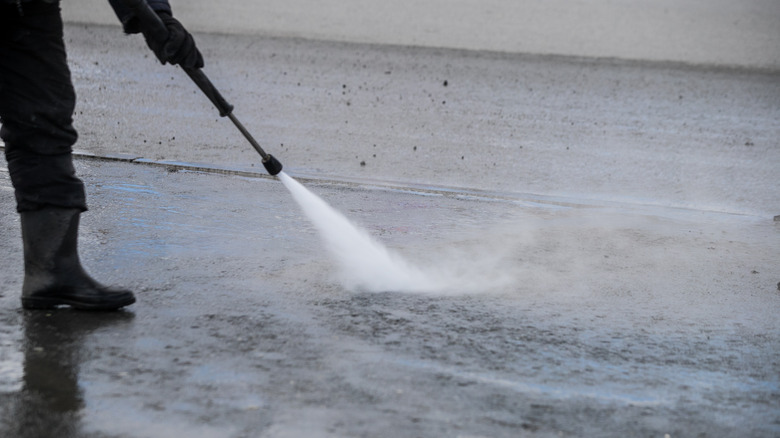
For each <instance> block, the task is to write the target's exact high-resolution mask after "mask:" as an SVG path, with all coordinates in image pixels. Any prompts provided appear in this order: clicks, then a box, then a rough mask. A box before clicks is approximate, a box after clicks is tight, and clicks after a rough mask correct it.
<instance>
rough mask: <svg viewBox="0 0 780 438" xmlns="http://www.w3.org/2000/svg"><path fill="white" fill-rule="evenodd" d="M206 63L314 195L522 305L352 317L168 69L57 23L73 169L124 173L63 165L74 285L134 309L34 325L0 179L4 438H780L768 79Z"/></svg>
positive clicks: (294, 50) (382, 54)
mask: <svg viewBox="0 0 780 438" xmlns="http://www.w3.org/2000/svg"><path fill="white" fill-rule="evenodd" d="M197 37H198V41H199V44H200V45H201V47H202V48H203V50H204V54H205V56H206V59H207V63H208V64H207V70H206V72H207V73H208V74H209V75H211V76H212V79H213V80H214V82H215V83H216V84H217V86H218V87H219V88H220V89H221V90H223V94H225V95H226V97H228V100H230V101H232V103H234V105H235V106H236V114H237V115H238V117H239V118H240V119H241V120H242V121H244V123H245V124H246V125H247V126H248V127H249V128H250V130H251V131H252V132H254V133H255V134H256V136H257V137H258V139H259V140H260V141H261V143H262V144H263V145H267V147H268V149H269V150H270V151H271V152H273V153H275V154H276V155H277V156H278V157H279V158H280V159H281V160H282V162H283V163H285V165H286V166H287V169H288V170H289V172H290V173H291V174H292V175H293V176H296V177H298V178H300V179H301V180H302V181H303V182H304V183H305V184H306V185H307V187H310V188H311V189H312V190H313V191H315V192H316V193H318V194H320V195H321V196H322V197H323V198H324V199H326V200H327V201H328V202H329V203H331V204H332V205H333V206H334V207H336V208H337V209H339V210H340V211H343V212H344V213H345V214H347V215H348V216H349V217H351V218H352V219H354V220H355V221H356V222H358V223H360V224H361V225H362V226H363V227H364V228H365V229H367V230H368V231H369V232H370V233H371V234H372V235H375V236H376V237H377V238H379V239H380V240H381V241H383V242H385V243H386V244H387V245H388V246H389V247H391V248H393V249H395V250H397V251H398V252H400V253H401V254H403V255H404V256H405V257H407V258H408V259H409V260H410V261H412V262H413V263H415V264H417V265H419V266H423V267H433V268H435V267H441V266H447V267H451V266H457V267H461V268H462V269H463V270H466V271H468V270H469V269H473V267H474V266H477V267H479V269H478V270H477V271H475V273H474V274H473V277H474V279H475V280H477V282H478V280H480V279H484V282H485V284H492V283H491V282H490V279H491V278H493V277H495V276H498V275H503V276H509V277H510V278H512V279H513V281H511V282H509V285H504V286H501V287H493V286H491V287H485V288H483V289H479V288H476V289H475V288H471V289H470V290H468V291H461V290H457V289H456V288H454V289H453V290H451V291H445V292H441V293H436V294H419V293H417V294H413V293H407V292H404V291H386V292H379V293H376V292H373V293H369V292H365V291H360V290H350V289H348V288H346V287H344V285H343V284H342V282H341V281H340V277H339V266H337V265H336V264H335V263H334V261H333V260H332V259H331V258H330V257H329V254H328V253H327V251H326V250H325V248H324V247H323V246H322V245H321V244H320V242H319V237H318V235H317V233H316V231H315V230H314V228H313V227H312V226H311V224H309V223H308V222H307V221H306V220H305V218H304V217H303V216H302V214H301V213H300V211H299V209H298V206H297V205H295V204H294V203H293V201H292V199H291V198H290V196H289V195H288V193H287V192H286V191H285V190H284V188H283V187H282V185H281V184H280V183H279V182H278V181H276V180H274V179H270V178H265V177H262V176H260V175H261V174H262V167H261V166H260V164H259V160H258V157H257V156H256V154H255V153H254V152H253V151H252V150H251V148H250V147H249V146H248V145H247V144H246V143H245V142H244V141H243V139H242V138H241V137H240V136H239V135H238V134H237V132H235V129H234V128H233V127H232V126H231V125H230V124H229V122H228V121H227V120H225V119H220V118H219V117H218V116H217V114H216V113H215V111H214V110H213V109H212V108H210V107H209V105H208V102H207V101H206V100H205V98H203V96H201V95H200V94H199V92H198V91H197V90H196V89H195V88H194V87H193V86H192V85H191V84H189V83H188V82H187V79H186V77H185V76H184V75H182V74H181V72H180V71H178V70H177V69H172V68H170V67H164V66H159V65H157V64H155V62H154V61H153V60H152V59H151V57H149V55H147V54H146V51H145V49H144V47H143V43H142V42H141V41H140V40H138V39H137V38H133V37H123V36H121V35H119V34H118V29H117V28H116V27H99V26H93V25H87V26H85V25H70V26H68V28H67V41H68V44H69V48H70V59H71V65H72V70H73V77H74V82H75V83H76V87H77V91H78V93H79V104H78V105H79V106H78V110H77V115H76V125H77V128H78V129H79V131H80V133H81V139H80V143H79V145H78V148H79V149H81V150H83V151H85V152H86V153H87V154H94V155H98V156H103V157H114V158H115V159H117V158H121V159H120V160H118V161H117V160H107V159H102V158H101V159H95V158H90V157H88V156H85V155H80V158H78V159H77V166H78V172H79V174H80V175H82V176H83V177H84V179H85V181H86V183H87V186H88V193H89V199H90V206H91V210H90V212H88V213H87V214H85V215H84V218H83V227H82V233H81V242H80V244H81V249H82V258H83V259H84V262H85V264H86V265H87V267H88V269H89V270H90V271H91V272H93V273H95V275H96V276H97V277H99V278H101V279H102V280H103V281H106V282H109V283H118V284H123V285H126V286H128V287H130V288H132V289H133V290H135V291H136V293H137V295H138V303H136V304H135V305H133V306H131V307H129V308H128V309H126V310H124V311H121V312H116V313H110V314H91V313H83V312H73V311H70V310H67V309H61V310H57V311H52V312H24V311H21V310H20V305H19V296H18V291H19V289H20V287H21V279H22V266H21V242H20V239H19V224H18V218H17V215H16V213H15V212H14V211H13V193H12V190H11V187H10V182H9V180H8V174H7V171H1V172H0V203H2V205H3V208H2V209H0V246H2V250H1V251H0V263H2V266H4V268H3V270H2V271H0V345H2V349H0V435H2V436H18V437H22V438H24V437H37V436H64V437H68V436H72V437H150V436H151V437H166V436H181V435H187V436H193V437H198V436H204V437H211V436H213V437H225V436H230V437H245V436H246V437H255V436H262V437H297V436H313V437H344V436H348V437H353V436H354V437H358V436H371V437H375V436H380V437H390V436H461V437H481V436H484V437H516V436H540V437H546V436H594V435H598V436H621V437H622V436H665V435H667V434H668V435H669V436H672V437H673V436H707V437H718V436H723V437H725V436H735V435H736V436H756V437H774V436H777V435H778V433H780V408H778V406H780V379H779V378H778V376H780V373H779V372H778V371H779V370H780V329H778V325H777V322H776V316H777V314H778V311H779V310H780V291H778V282H779V281H780V268H778V263H777V260H778V255H779V254H780V234H779V233H780V225H778V222H776V221H774V220H773V216H774V215H778V214H780V211H778V209H779V208H780V207H778V206H780V192H779V191H778V190H777V184H776V179H777V178H776V177H777V175H776V174H777V170H776V169H777V168H778V163H780V148H779V147H778V143H777V141H778V140H777V138H780V136H778V134H780V132H778V131H780V123H779V122H778V120H780V117H778V115H779V114H778V113H780V104H779V102H780V98H778V97H779V96H780V85H778V84H780V81H778V80H777V79H778V75H777V73H776V72H774V71H773V70H766V69H759V70H756V69H753V68H745V67H738V68H733V67H728V68H727V67H718V66H691V65H687V64H679V63H674V62H647V61H620V60H612V61H605V60H600V61H595V60H593V59H589V58H572V57H558V56H541V55H527V54H526V55H524V54H506V53H504V54H499V53H493V52H489V53H488V52H472V51H462V50H457V49H441V48H438V49H437V48H410V47H400V46H385V45H365V44H356V43H348V42H347V43H345V42H325V41H313V40H308V39H296V38H278V37H265V36H256V35H215V34H200V35H197ZM445 81H446V85H445ZM119 154H125V155H121V156H120V155H119ZM138 158H141V159H138ZM189 163H205V165H192V164H189ZM361 163H364V164H361ZM0 167H4V165H0ZM214 169H218V170H219V172H215V171H214Z"/></svg>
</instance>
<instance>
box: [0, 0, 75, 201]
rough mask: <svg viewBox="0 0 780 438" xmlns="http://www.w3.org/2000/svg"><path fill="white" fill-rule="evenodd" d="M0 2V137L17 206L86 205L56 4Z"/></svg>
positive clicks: (68, 73) (67, 71)
mask: <svg viewBox="0 0 780 438" xmlns="http://www.w3.org/2000/svg"><path fill="white" fill-rule="evenodd" d="M22 10H23V15H22V14H20V13H19V10H18V9H17V6H16V5H13V4H10V5H9V4H6V3H4V2H0V123H2V129H0V137H1V138H2V139H3V141H4V142H5V155H6V160H7V161H8V170H9V173H10V176H11V182H12V183H13V185H14V189H15V193H16V200H17V210H18V211H19V212H22V211H34V210H37V209H40V208H42V207H44V206H47V205H49V206H56V207H63V208H78V209H79V210H81V211H84V210H86V209H87V206H86V197H85V194H84V184H83V183H82V181H81V180H80V179H79V178H78V177H76V174H75V171H74V169H73V163H72V157H71V152H72V146H73V144H74V143H75V142H76V139H77V138H78V136H77V133H76V130H75V129H74V128H73V110H74V107H75V103H76V97H75V93H74V90H73V84H72V82H71V77H70V70H69V69H68V65H67V57H66V53H65V43H64V41H63V25H62V18H61V16H60V8H59V3H57V2H55V3H49V2H44V1H32V2H23V3H22Z"/></svg>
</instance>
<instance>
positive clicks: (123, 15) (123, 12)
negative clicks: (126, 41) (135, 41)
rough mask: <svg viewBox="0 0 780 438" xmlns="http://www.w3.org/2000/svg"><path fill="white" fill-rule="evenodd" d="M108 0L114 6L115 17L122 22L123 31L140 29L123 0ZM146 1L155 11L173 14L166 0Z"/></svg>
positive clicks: (132, 31)
mask: <svg viewBox="0 0 780 438" xmlns="http://www.w3.org/2000/svg"><path fill="white" fill-rule="evenodd" d="M108 2H109V3H110V4H111V7H112V8H114V12H115V13H116V16H117V18H119V21H121V22H122V28H123V29H124V30H125V33H138V32H140V31H141V29H140V27H139V26H138V20H136V19H135V16H134V15H133V12H132V11H131V10H130V9H129V8H128V7H127V6H125V2H124V1H123V0H108ZM146 3H148V4H149V6H151V7H152V10H154V11H155V12H158V13H159V12H167V13H169V14H171V15H173V12H172V11H171V5H170V4H168V0H146Z"/></svg>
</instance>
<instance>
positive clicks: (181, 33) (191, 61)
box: [140, 11, 203, 68]
mask: <svg viewBox="0 0 780 438" xmlns="http://www.w3.org/2000/svg"><path fill="white" fill-rule="evenodd" d="M157 15H159V16H160V19H162V22H163V24H165V27H166V28H167V29H168V39H166V40H165V41H159V39H158V38H155V37H154V32H151V30H150V29H146V28H145V26H144V25H143V24H140V31H141V33H143V35H144V38H146V45H148V46H149V48H150V49H152V51H153V52H154V54H155V55H156V56H157V59H159V60H160V62H162V63H163V64H165V63H166V62H167V63H169V64H173V65H176V64H178V65H180V66H182V67H184V68H202V67H203V56H202V55H201V54H200V51H199V50H198V48H197V47H196V46H195V39H194V38H192V35H191V34H190V33H189V32H187V29H185V28H184V26H183V25H182V24H181V23H180V22H179V20H177V19H175V18H173V15H171V14H170V13H169V12H165V11H160V12H157Z"/></svg>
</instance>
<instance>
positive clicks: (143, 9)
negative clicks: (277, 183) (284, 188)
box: [124, 0, 282, 175]
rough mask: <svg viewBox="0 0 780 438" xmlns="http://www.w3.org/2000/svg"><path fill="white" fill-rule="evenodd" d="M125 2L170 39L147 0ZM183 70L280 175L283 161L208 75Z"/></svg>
mask: <svg viewBox="0 0 780 438" xmlns="http://www.w3.org/2000/svg"><path fill="white" fill-rule="evenodd" d="M124 2H125V5H126V6H127V7H128V8H130V9H131V10H132V11H133V14H134V15H135V16H136V18H138V19H139V20H141V21H142V22H144V23H145V24H147V26H148V27H149V28H150V29H151V32H152V34H153V35H152V37H153V38H155V39H156V40H158V41H165V40H166V39H168V29H167V28H166V27H165V24H163V22H162V20H161V19H160V17H159V16H158V15H157V13H156V12H154V11H153V10H152V8H150V7H149V5H148V4H147V3H146V0H124ZM183 70H184V72H185V73H187V75H188V76H189V77H190V79H192V81H193V82H195V85H197V86H198V88H200V89H201V91H203V93H204V94H205V95H206V97H208V98H209V100H211V103H213V104H214V106H215V107H217V109H218V110H219V115H220V117H225V116H227V117H228V118H230V121H232V122H233V124H234V125H236V128H238V130H239V131H241V134H243V135H244V138H246V139H247V140H248V141H249V144H251V145H252V147H253V148H255V150H256V151H257V153H259V154H260V157H262V159H263V166H265V170H267V171H268V173H269V174H270V175H278V174H279V172H281V171H282V163H280V162H279V160H277V159H276V158H274V157H273V156H272V155H271V154H268V153H266V152H265V151H264V150H263V148H261V147H260V145H259V144H258V143H257V141H255V138H254V137H252V134H250V133H249V131H247V130H246V128H244V125H242V124H241V122H239V121H238V119H237V118H236V116H235V115H234V114H233V105H231V104H229V103H228V102H227V101H226V100H225V98H224V97H222V95H221V94H220V93H219V91H217V88H216V87H214V84H212V83H211V81H210V80H209V78H208V76H206V74H205V73H203V70H201V69H199V68H183Z"/></svg>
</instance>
